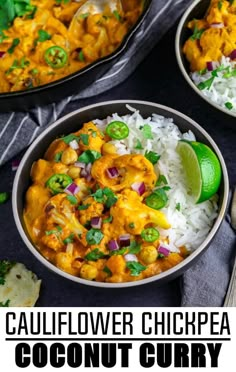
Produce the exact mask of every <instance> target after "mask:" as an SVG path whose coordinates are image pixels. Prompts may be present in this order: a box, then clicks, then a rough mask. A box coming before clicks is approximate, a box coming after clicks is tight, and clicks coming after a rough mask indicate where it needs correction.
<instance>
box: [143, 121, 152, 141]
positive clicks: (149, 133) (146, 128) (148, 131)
mask: <svg viewBox="0 0 236 372" xmlns="http://www.w3.org/2000/svg"><path fill="white" fill-rule="evenodd" d="M142 132H143V137H144V138H146V139H153V135H152V128H151V126H150V125H149V124H144V126H143V127H142Z"/></svg>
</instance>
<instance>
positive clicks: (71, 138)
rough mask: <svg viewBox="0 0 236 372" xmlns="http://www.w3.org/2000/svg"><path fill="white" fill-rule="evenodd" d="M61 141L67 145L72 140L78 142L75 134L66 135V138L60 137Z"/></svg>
mask: <svg viewBox="0 0 236 372" xmlns="http://www.w3.org/2000/svg"><path fill="white" fill-rule="evenodd" d="M61 140H62V141H64V142H65V143H66V144H67V145H69V143H70V142H71V141H73V140H76V141H77V142H78V141H79V137H78V136H76V135H75V134H68V136H65V137H61Z"/></svg>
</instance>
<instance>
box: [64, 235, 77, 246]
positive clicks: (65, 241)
mask: <svg viewBox="0 0 236 372" xmlns="http://www.w3.org/2000/svg"><path fill="white" fill-rule="evenodd" d="M74 237H75V235H74V234H70V235H69V236H68V237H67V238H66V239H64V240H63V243H64V244H70V243H73V241H74Z"/></svg>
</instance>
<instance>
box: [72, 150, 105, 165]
mask: <svg viewBox="0 0 236 372" xmlns="http://www.w3.org/2000/svg"><path fill="white" fill-rule="evenodd" d="M101 156H102V155H101V154H100V152H98V151H95V150H86V151H84V152H83V153H82V154H81V155H80V156H79V158H78V161H80V162H81V163H85V164H89V163H94V162H95V160H97V159H99V158H100V157H101Z"/></svg>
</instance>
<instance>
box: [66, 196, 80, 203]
mask: <svg viewBox="0 0 236 372" xmlns="http://www.w3.org/2000/svg"><path fill="white" fill-rule="evenodd" d="M66 199H67V200H69V202H70V203H71V204H72V205H75V204H77V203H78V200H77V198H76V197H75V196H74V195H67V196H66Z"/></svg>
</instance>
